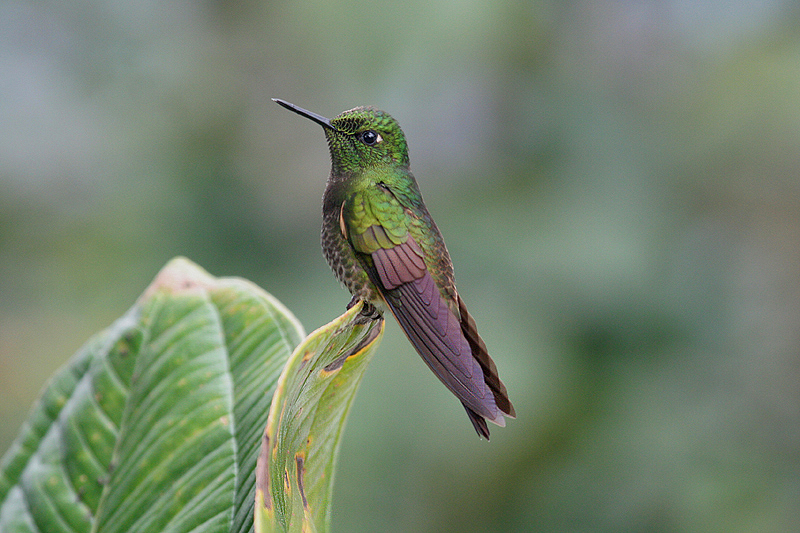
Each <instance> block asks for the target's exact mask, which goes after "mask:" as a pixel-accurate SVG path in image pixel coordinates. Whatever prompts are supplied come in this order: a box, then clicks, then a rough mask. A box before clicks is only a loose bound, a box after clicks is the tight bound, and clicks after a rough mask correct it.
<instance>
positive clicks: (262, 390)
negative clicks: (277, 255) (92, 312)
mask: <svg viewBox="0 0 800 533" xmlns="http://www.w3.org/2000/svg"><path fill="white" fill-rule="evenodd" d="M302 337H303V332H302V328H301V327H300V325H299V324H298V322H297V321H296V320H295V319H294V317H292V315H291V314H290V313H289V312H288V311H287V310H286V309H285V308H284V307H283V306H282V305H281V304H280V303H279V302H277V301H276V300H275V299H274V298H273V297H271V296H270V295H268V294H267V293H265V292H264V291H262V290H261V289H259V288H258V287H256V286H255V285H253V284H251V283H249V282H247V281H244V280H239V279H232V278H214V277H212V276H210V275H209V274H207V273H206V272H205V271H203V270H202V269H200V268H199V267H197V266H195V265H194V264H192V263H191V262H189V261H188V260H186V259H182V258H178V259H175V260H173V261H171V262H170V263H169V264H168V265H167V266H166V267H165V268H164V269H163V270H162V271H161V273H160V274H159V275H158V276H157V278H156V279H155V281H154V282H153V284H152V285H151V286H150V287H149V288H148V289H147V291H145V293H144V294H143V295H142V296H141V297H140V299H139V301H138V302H137V303H136V304H135V305H134V306H133V307H132V308H131V309H130V311H128V313H126V314H125V316H123V317H122V318H120V319H119V320H118V321H117V322H116V323H115V324H113V325H112V326H111V327H110V328H108V329H107V330H105V331H103V332H101V333H99V334H98V335H97V336H95V337H94V338H93V339H91V340H90V341H89V342H88V343H87V344H86V345H85V346H84V347H83V348H81V350H79V351H78V353H77V354H75V356H74V357H73V358H72V359H71V361H70V362H69V363H68V364H67V366H66V367H64V368H63V369H62V370H60V371H59V372H58V373H57V374H56V376H55V377H54V378H53V379H52V380H51V382H50V383H49V385H48V386H47V388H46V389H45V390H44V392H43V394H42V397H41V398H40V400H39V401H38V403H37V404H36V405H35V406H34V408H33V410H32V411H31V414H30V417H29V419H28V421H27V422H26V424H25V425H24V426H23V428H22V430H21V432H20V435H19V436H18V438H17V439H16V441H15V442H14V444H13V445H12V447H11V448H10V449H9V450H8V452H7V453H6V454H5V455H4V456H3V458H2V461H1V462H0V531H3V532H17V531H19V532H27V531H46V532H48V533H50V532H61V531H65V532H67V531H69V532H102V533H107V532H115V531H120V532H122V531H147V532H149V531H159V532H161V531H194V532H205V531H220V532H222V531H225V532H227V531H236V532H245V531H250V530H251V528H252V527H253V518H252V517H253V505H254V503H253V501H254V493H255V477H254V476H253V471H254V469H255V462H256V458H257V456H258V446H259V443H260V439H259V435H260V434H261V432H262V431H263V428H264V425H265V424H266V421H267V416H268V412H269V408H270V404H271V399H272V396H273V392H274V390H275V387H276V384H277V380H278V377H279V376H280V374H281V371H282V369H283V367H284V364H285V362H286V360H287V358H288V356H289V354H290V353H291V351H292V348H293V347H294V346H296V345H297V344H298V343H299V342H300V340H301V339H302Z"/></svg>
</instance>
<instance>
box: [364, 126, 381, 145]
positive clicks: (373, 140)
mask: <svg viewBox="0 0 800 533" xmlns="http://www.w3.org/2000/svg"><path fill="white" fill-rule="evenodd" d="M361 140H362V141H364V144H366V145H367V146H372V145H373V144H377V143H379V142H381V141H382V140H383V139H381V136H380V134H379V133H378V132H376V131H373V130H367V131H365V132H364V133H362V134H361Z"/></svg>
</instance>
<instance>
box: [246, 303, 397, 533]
mask: <svg viewBox="0 0 800 533" xmlns="http://www.w3.org/2000/svg"><path fill="white" fill-rule="evenodd" d="M360 311H361V305H360V304H359V305H356V306H354V307H353V308H352V309H350V310H349V311H347V312H346V313H345V314H343V315H342V316H340V317H339V318H337V319H336V320H334V321H333V322H331V323H330V324H327V325H325V326H323V327H321V328H319V329H318V330H316V331H314V332H313V333H312V334H311V335H309V336H308V337H307V338H306V340H305V341H304V342H303V343H302V344H301V345H300V346H298V347H297V348H296V349H295V351H294V353H293V354H292V356H291V358H290V359H289V362H288V363H287V364H286V368H285V369H284V371H283V374H282V375H281V377H280V380H279V383H278V390H277V391H276V392H275V397H274V398H273V401H272V408H271V409H270V415H269V423H268V424H267V429H266V431H265V432H264V438H263V441H262V445H261V454H260V455H259V458H258V468H257V469H256V486H257V490H256V518H255V525H256V532H257V533H267V532H271V531H326V530H327V529H328V525H329V522H330V510H331V504H330V503H331V502H330V500H331V488H332V486H333V474H334V467H335V463H336V458H337V456H338V449H339V443H340V438H341V435H342V430H343V428H344V425H345V421H346V419H347V413H348V411H349V409H350V405H351V402H352V400H353V397H354V396H355V393H356V389H357V388H358V385H359V383H360V382H361V378H362V376H363V375H364V371H365V370H366V367H367V365H368V364H369V361H370V360H371V359H372V356H373V354H374V352H375V349H376V348H377V346H378V344H379V342H380V339H381V337H382V336H383V327H384V321H383V320H378V321H370V320H365V319H364V317H363V316H360V315H359V312H360Z"/></svg>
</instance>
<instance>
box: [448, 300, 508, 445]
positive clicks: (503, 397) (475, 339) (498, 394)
mask: <svg viewBox="0 0 800 533" xmlns="http://www.w3.org/2000/svg"><path fill="white" fill-rule="evenodd" d="M457 298H458V312H459V313H460V314H461V331H462V332H463V333H464V337H466V339H467V342H468V343H469V346H470V348H471V349H472V356H473V357H474V358H475V360H476V361H478V364H480V365H481V369H482V370H483V378H484V381H485V382H486V385H488V386H489V390H491V391H492V394H493V395H494V402H495V404H496V405H497V408H498V409H500V410H501V411H502V412H503V413H504V414H505V415H506V416H508V417H509V418H516V416H517V413H516V411H514V406H513V405H511V400H509V399H508V392H506V387H505V385H503V382H502V381H500V375H499V374H498V373H497V366H495V364H494V361H492V358H491V357H490V356H489V351H488V350H487V349H486V344H484V342H483V339H481V337H480V335H478V328H477V326H476V324H475V320H474V319H473V318H472V315H470V314H469V312H468V311H467V306H466V305H464V300H462V299H461V296H458V297H457ZM467 411H469V408H467ZM468 414H469V413H468ZM471 418H472V415H470V419H471ZM491 422H494V423H495V424H497V425H498V426H501V427H502V426H505V419H504V418H503V415H499V416H498V417H497V418H496V419H494V420H491ZM473 424H475V422H474V420H473ZM483 425H484V426H485V425H486V424H485V423H484V424H483ZM475 429H476V430H477V429H478V428H477V427H476V428H475ZM478 433H481V432H480V431H478ZM487 433H488V430H487ZM487 440H488V437H487Z"/></svg>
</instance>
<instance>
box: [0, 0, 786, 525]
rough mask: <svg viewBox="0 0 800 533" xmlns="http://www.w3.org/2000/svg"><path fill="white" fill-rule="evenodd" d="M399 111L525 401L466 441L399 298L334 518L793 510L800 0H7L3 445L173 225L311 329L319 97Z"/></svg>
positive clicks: (331, 111) (626, 521)
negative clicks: (486, 437)
mask: <svg viewBox="0 0 800 533" xmlns="http://www.w3.org/2000/svg"><path fill="white" fill-rule="evenodd" d="M270 97H280V98H284V99H287V100H289V101H291V102H294V103H296V104H298V105H301V106H303V107H306V108H308V109H311V110H313V111H316V112H318V113H321V114H324V115H327V116H332V115H335V114H337V113H339V112H340V111H342V110H344V109H349V108H351V107H354V106H356V105H362V104H373V105H375V106H377V107H380V108H382V109H385V110H387V111H389V112H390V113H391V114H393V115H394V116H395V118H397V119H398V120H399V122H400V124H401V125H402V126H403V128H404V130H405V132H406V135H407V137H408V141H409V145H410V147H411V161H412V169H413V170H414V171H415V173H416V175H417V178H418V180H419V182H420V185H421V187H422V190H423V192H424V194H425V199H426V201H427V204H428V207H429V208H430V210H431V211H432V212H433V214H434V216H435V217H436V220H437V222H438V224H439V227H440V229H441V230H442V232H443V234H444V235H445V238H446V240H447V243H448V246H449V249H450V253H451V255H452V257H453V260H454V262H455V265H456V274H457V277H458V282H459V289H460V292H461V294H462V296H463V297H464V299H465V300H466V301H467V303H468V304H469V307H470V310H471V311H472V313H473V315H474V316H475V317H476V319H477V321H478V324H479V326H480V330H481V332H482V334H483V337H484V339H485V341H486V343H487V344H488V346H489V348H490V352H491V353H492V354H493V356H494V358H495V360H496V361H497V364H498V367H499V369H500V373H501V376H502V377H503V379H504V381H505V383H506V385H507V386H508V390H509V393H510V395H511V397H512V400H513V401H514V404H515V406H516V409H517V413H518V419H517V420H514V421H510V422H509V424H508V427H506V428H505V429H495V430H494V431H493V433H492V442H491V443H489V444H487V443H485V442H482V441H479V440H478V439H477V437H476V436H475V434H474V432H473V430H472V428H471V426H470V424H469V422H468V420H467V418H466V416H465V414H464V412H463V409H462V408H461V406H460V405H459V404H458V402H457V401H456V400H455V399H454V398H452V397H451V395H450V394H449V393H448V392H447V391H446V390H445V389H444V387H442V386H441V385H440V384H439V383H438V382H437V381H436V379H435V378H434V377H433V375H432V374H431V373H430V372H429V371H428V369H427V368H426V367H425V365H424V364H422V362H421V361H420V360H419V357H418V356H417V355H416V354H415V353H414V351H413V350H412V349H411V347H410V345H409V344H408V343H407V341H406V340H405V338H404V336H403V335H402V333H401V331H400V330H399V328H398V327H397V326H396V324H395V323H394V322H391V323H390V325H389V328H388V331H387V335H386V338H385V341H384V343H383V344H382V346H381V348H380V349H379V352H378V354H377V356H376V358H375V360H374V362H373V363H372V366H371V368H370V369H369V371H368V372H367V374H366V377H365V379H364V382H363V385H362V388H361V390H360V392H359V394H358V396H357V398H356V402H355V406H354V409H353V411H352V413H351V417H350V421H349V423H348V428H347V432H346V434H345V437H344V442H343V446H342V456H341V461H340V463H339V470H338V475H337V481H336V492H335V500H334V511H333V527H334V529H335V531H340V532H344V531H412V532H446V531H454V532H455V531H459V532H463V531H476V532H477V531H488V532H503V531H547V532H550V531H552V532H566V531H571V532H594V531H603V532H620V531H626V532H645V531H646V532H660V531H663V532H671V531H702V532H708V531H726V532H730V531H753V532H756V531H757V532H771V531H774V532H786V531H797V530H798V529H800V385H799V383H800V353H799V349H798V347H799V346H800V343H799V342H798V341H800V339H799V338H798V337H800V179H799V178H798V175H799V174H800V149H799V148H800V8H798V6H797V5H796V4H795V3H792V2H781V1H775V0H766V1H765V0H761V1H755V0H753V1H746V0H737V1H734V2H721V1H705V2H702V1H699V2H698V1H695V2H693V1H689V0H664V1H657V2H656V1H649V2H646V1H617V2H614V1H611V0H585V1H568V2H560V3H557V2H523V1H514V0H492V1H485V0H484V1H474V0H472V1H470V0H454V1H448V2H427V1H421V0H409V1H406V2H391V3H388V2H387V3H376V2H372V3H367V2H364V3H362V2H355V1H341V0H327V1H323V0H303V1H295V2H280V1H278V2H258V1H255V0H232V1H228V2H209V1H206V2H200V1H191V0H177V1H174V2H168V3H165V2H155V1H152V0H150V1H147V0H146V1H142V2H130V1H125V0H59V1H53V0H49V1H48V0H44V1H34V0H6V1H5V2H2V3H0V451H4V450H5V449H6V448H7V447H8V445H9V443H10V442H11V440H12V439H13V438H14V436H15V435H16V433H17V431H18V430H19V426H20V424H21V423H22V421H23V420H24V419H25V417H26V414H27V410H28V409H29V407H30V405H31V404H32V402H33V401H34V400H35V398H36V397H37V395H38V392H39V390H40V389H41V388H42V387H43V386H44V385H45V383H46V380H47V379H48V377H49V376H50V375H51V374H52V373H53V372H54V371H55V369H56V368H58V367H59V366H60V365H62V364H64V362H65V361H66V360H67V359H68V358H69V357H70V355H71V354H72V353H74V352H75V350H76V349H77V348H78V347H79V346H80V345H81V344H82V343H83V342H84V341H85V340H86V339H88V337H89V336H90V335H91V334H93V333H95V332H96V331H99V330H100V329H102V328H104V327H106V326H107V325H109V324H110V323H111V322H112V321H113V320H114V319H115V318H117V317H119V316H120V315H122V314H123V313H124V312H125V310H126V309H127V308H128V307H129V306H130V305H132V304H133V302H134V300H135V299H136V298H137V296H138V295H139V294H140V293H141V292H142V291H143V290H144V288H145V287H146V286H147V284H148V283H149V282H150V280H151V279H152V278H153V276H155V274H156V272H157V271H158V270H159V269H160V268H161V267H162V266H163V265H164V264H165V263H166V262H167V260H168V259H170V258H171V257H173V256H176V255H185V256H187V257H189V258H191V259H192V260H193V261H195V262H197V263H199V264H200V265H201V266H203V267H204V268H206V269H208V270H209V271H210V272H211V273H212V274H215V275H220V276H222V275H226V276H242V277H246V278H248V279H251V280H253V281H254V282H256V283H258V284H259V285H261V286H262V287H264V288H265V289H266V290H268V291H270V292H271V293H273V294H274V295H275V296H277V297H278V298H279V299H280V300H281V301H282V302H283V303H284V304H286V305H287V306H288V307H289V308H290V309H292V310H293V311H294V312H295V313H296V315H297V316H298V318H299V319H300V320H301V321H302V323H303V324H304V325H305V327H306V329H307V330H308V331H310V330H312V329H314V328H316V327H317V326H319V325H321V324H323V323H325V322H327V321H328V320H330V319H332V318H334V317H335V316H337V315H338V314H340V312H342V311H343V310H344V306H345V304H346V303H347V302H348V301H349V295H348V294H347V292H346V291H345V290H344V289H342V288H341V287H339V285H338V283H337V282H336V281H335V280H334V278H333V276H332V274H331V273H330V272H329V270H328V267H327V266H326V264H325V262H324V259H323V258H322V255H321V252H320V248H319V243H318V235H319V225H320V218H321V217H320V198H321V195H322V191H323V188H324V181H325V177H326V176H327V173H328V169H329V163H328V153H327V148H326V145H325V141H324V137H323V134H322V131H321V129H320V128H319V127H318V126H316V125H314V124H313V123H311V122H309V121H305V120H303V119H301V118H300V117H298V116H296V115H293V114H291V113H289V112H287V111H286V110H283V109H281V108H280V107H278V106H277V105H275V104H274V103H272V102H271V101H270Z"/></svg>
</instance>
